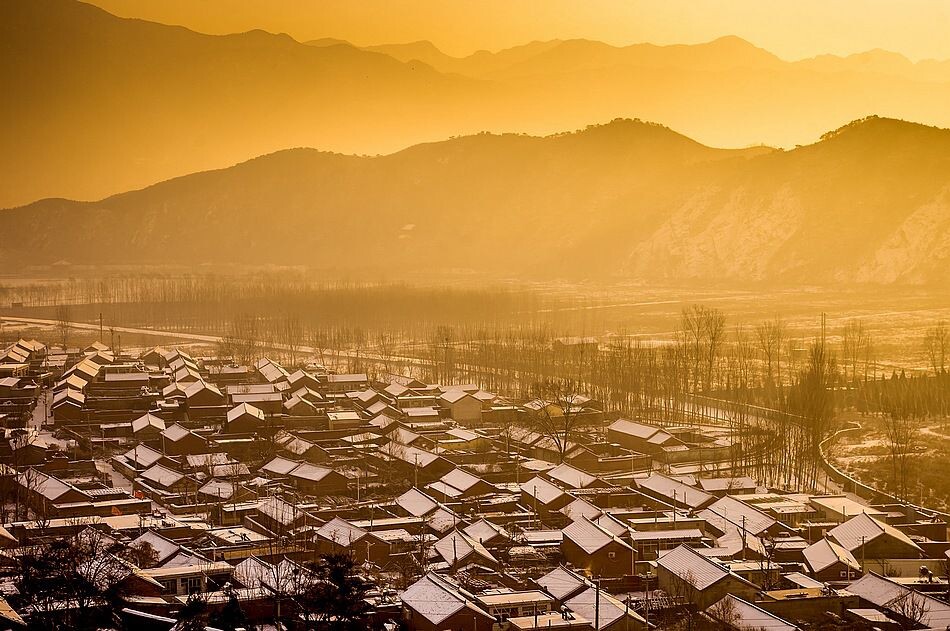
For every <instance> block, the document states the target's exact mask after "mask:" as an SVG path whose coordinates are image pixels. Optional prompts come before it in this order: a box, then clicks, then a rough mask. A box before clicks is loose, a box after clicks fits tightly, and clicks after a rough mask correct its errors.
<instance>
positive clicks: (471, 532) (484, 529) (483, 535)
mask: <svg viewBox="0 0 950 631" xmlns="http://www.w3.org/2000/svg"><path fill="white" fill-rule="evenodd" d="M462 532H463V533H464V534H465V535H466V536H468V537H471V538H472V539H473V540H475V541H477V542H478V543H480V544H482V545H484V546H485V547H487V548H494V547H496V546H498V545H501V544H503V543H505V542H507V541H509V540H510V538H511V537H510V535H509V534H508V532H507V531H506V530H505V529H504V528H502V527H501V526H499V525H498V524H495V523H492V522H490V521H488V520H487V519H479V520H478V521H476V522H475V523H473V524H471V525H470V526H466V527H465V528H464V529H462Z"/></svg>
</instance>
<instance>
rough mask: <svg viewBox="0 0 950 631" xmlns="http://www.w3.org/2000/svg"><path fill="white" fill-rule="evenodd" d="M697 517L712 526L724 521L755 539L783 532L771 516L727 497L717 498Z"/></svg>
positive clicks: (782, 528)
mask: <svg viewBox="0 0 950 631" xmlns="http://www.w3.org/2000/svg"><path fill="white" fill-rule="evenodd" d="M697 515H698V516H699V517H702V518H703V519H705V520H706V521H707V522H709V523H710V524H712V525H714V526H716V525H717V523H718V522H719V521H720V520H725V521H727V522H729V523H731V524H732V525H733V526H736V527H737V528H740V529H741V530H742V531H743V532H746V533H748V534H750V535H753V536H755V537H759V536H762V535H763V534H772V535H775V534H778V533H779V532H780V531H782V530H784V527H782V526H781V525H780V524H779V523H778V522H777V521H776V520H775V519H773V518H772V517H771V516H769V515H767V514H766V513H764V512H762V511H760V510H759V509H758V508H756V507H755V506H752V505H750V504H746V503H745V502H742V501H739V500H737V499H735V498H734V497H731V496H729V495H726V496H725V497H721V498H719V499H718V500H716V501H715V502H713V503H712V504H710V505H709V506H708V507H707V508H705V509H704V510H701V511H699V513H697ZM719 530H720V531H721V532H723V533H724V532H725V529H724V528H719Z"/></svg>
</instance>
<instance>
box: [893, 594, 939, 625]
mask: <svg viewBox="0 0 950 631" xmlns="http://www.w3.org/2000/svg"><path fill="white" fill-rule="evenodd" d="M887 608H888V609H890V610H891V611H893V612H894V613H896V614H898V615H899V616H900V617H901V618H903V619H904V624H903V625H902V626H903V628H904V629H917V628H920V627H921V626H924V620H926V619H927V614H928V613H929V612H930V604H929V603H928V602H927V599H926V598H924V597H923V596H922V595H921V594H919V593H917V592H915V591H914V590H912V589H907V588H906V587H905V588H903V589H902V591H901V594H900V596H898V597H897V598H895V599H894V600H892V601H891V602H890V603H888V604H887Z"/></svg>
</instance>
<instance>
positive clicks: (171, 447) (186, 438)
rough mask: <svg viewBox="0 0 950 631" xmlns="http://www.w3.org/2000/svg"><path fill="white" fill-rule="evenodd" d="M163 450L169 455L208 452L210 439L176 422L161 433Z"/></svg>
mask: <svg viewBox="0 0 950 631" xmlns="http://www.w3.org/2000/svg"><path fill="white" fill-rule="evenodd" d="M161 438H162V451H163V452H164V453H166V454H167V455H169V456H183V455H186V454H203V453H207V452H208V451H209V450H208V441H207V440H206V439H205V438H204V437H202V436H199V435H198V434H196V433H194V432H193V431H191V430H190V429H188V428H187V427H184V426H182V425H179V424H178V423H175V424H174V425H171V426H169V427H166V428H165V431H163V432H162V433H161Z"/></svg>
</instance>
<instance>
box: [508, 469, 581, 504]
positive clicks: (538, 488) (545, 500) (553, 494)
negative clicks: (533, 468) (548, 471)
mask: <svg viewBox="0 0 950 631" xmlns="http://www.w3.org/2000/svg"><path fill="white" fill-rule="evenodd" d="M520 488H521V503H522V505H524V506H525V507H527V508H529V509H532V510H536V512H553V511H558V510H560V509H562V508H564V507H565V506H567V505H568V504H570V503H571V502H572V501H574V498H573V497H571V496H570V495H568V494H567V493H565V492H564V491H563V490H561V489H560V488H558V487H556V486H555V485H554V484H552V483H550V482H548V481H547V480H545V479H544V478H542V477H539V476H535V477H533V478H531V479H530V480H528V481H527V482H523V483H522V484H521V485H520Z"/></svg>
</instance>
